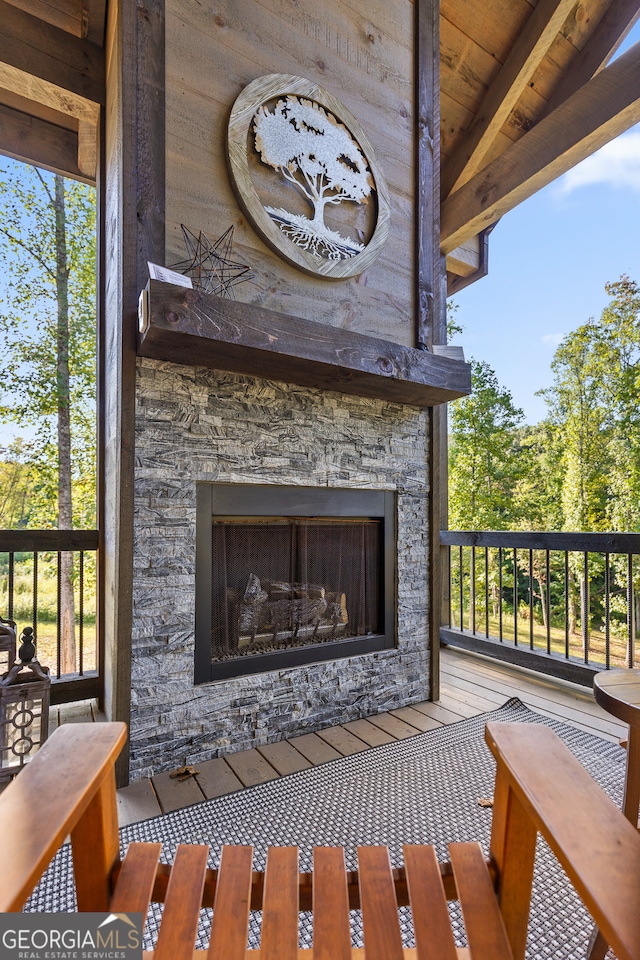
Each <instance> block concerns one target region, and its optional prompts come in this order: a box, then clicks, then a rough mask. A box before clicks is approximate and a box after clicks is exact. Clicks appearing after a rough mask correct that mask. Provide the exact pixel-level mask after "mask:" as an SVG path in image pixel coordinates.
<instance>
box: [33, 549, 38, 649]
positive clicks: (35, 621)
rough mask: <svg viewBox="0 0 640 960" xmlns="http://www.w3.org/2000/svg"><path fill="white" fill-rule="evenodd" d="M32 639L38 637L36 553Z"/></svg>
mask: <svg viewBox="0 0 640 960" xmlns="http://www.w3.org/2000/svg"><path fill="white" fill-rule="evenodd" d="M32 596H33V639H34V642H35V641H37V639H38V554H37V552H34V554H33V589H32Z"/></svg>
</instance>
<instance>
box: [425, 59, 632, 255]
mask: <svg viewBox="0 0 640 960" xmlns="http://www.w3.org/2000/svg"><path fill="white" fill-rule="evenodd" d="M639 120H640V43H636V44H635V45H634V46H633V47H632V48H631V49H630V50H628V51H627V52H626V53H625V54H623V55H622V56H621V57H619V58H618V59H617V60H615V61H614V62H613V63H612V64H611V65H610V66H608V67H607V68H606V69H605V70H602V71H601V72H600V73H598V74H596V76H595V77H593V79H592V80H590V81H589V82H588V83H586V84H585V85H584V86H583V87H581V89H580V90H578V91H577V92H576V93H574V94H573V96H572V97H570V98H569V99H568V100H566V101H565V102H564V103H562V104H561V105H560V106H559V107H558V108H557V109H556V110H555V111H554V112H553V113H552V114H550V115H549V116H548V117H545V118H544V119H543V120H541V121H540V122H539V123H537V124H536V125H535V127H532V129H531V130H530V131H529V132H528V133H526V134H525V135H524V136H523V137H522V138H521V139H520V140H518V141H517V142H516V143H514V144H513V146H511V147H508V149H507V150H505V152H504V153H503V154H501V155H500V156H499V157H497V158H496V159H495V160H494V161H493V162H492V163H491V164H489V165H488V166H487V167H485V168H484V169H483V170H481V171H480V173H477V174H476V175H475V176H474V177H473V178H472V179H471V180H469V181H468V183H465V184H464V186H462V187H460V189H459V190H456V192H455V193H453V194H451V196H450V197H448V198H447V199H446V200H445V201H444V203H443V204H442V210H441V249H442V251H443V253H450V252H451V251H452V250H454V249H455V248H456V247H458V246H460V244H461V243H464V242H465V240H467V239H469V237H473V236H475V234H477V233H479V232H480V231H481V230H483V229H484V228H485V227H488V226H489V225H490V224H492V223H495V221H496V220H498V219H499V218H500V217H501V216H503V214H505V213H507V212H508V211H509V210H512V209H513V208H514V207H515V206H517V205H518V204H519V203H522V201H523V200H526V199H527V197H530V196H532V194H534V193H536V192H537V191H538V190H540V189H541V188H542V187H545V186H546V185H547V184H548V183H551V182H552V181H553V180H555V179H556V178H557V177H559V176H561V175H562V174H563V173H566V171H567V170H570V169H571V167H574V166H575V165H576V164H577V163H579V162H580V161H581V160H584V159H585V157H588V156H589V155H590V154H592V153H594V152H595V151H596V150H598V149H599V148H600V147H602V146H604V144H605V143H608V142H609V141H610V140H613V139H614V138H615V137H617V136H618V135H619V134H621V133H624V131H625V130H628V129H629V127H631V126H633V125H634V124H635V123H637V122H638V121H639Z"/></svg>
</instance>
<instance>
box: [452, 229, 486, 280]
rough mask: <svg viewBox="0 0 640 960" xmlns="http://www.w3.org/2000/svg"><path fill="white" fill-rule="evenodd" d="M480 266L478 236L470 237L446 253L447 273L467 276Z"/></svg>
mask: <svg viewBox="0 0 640 960" xmlns="http://www.w3.org/2000/svg"><path fill="white" fill-rule="evenodd" d="M479 267H480V237H479V236H475V237H470V238H469V239H468V240H465V242H464V243H461V244H460V246H459V247H456V248H455V250H452V251H451V253H448V254H447V273H453V274H455V275H456V276H457V277H469V276H471V274H473V273H476V271H477V270H478V269H479Z"/></svg>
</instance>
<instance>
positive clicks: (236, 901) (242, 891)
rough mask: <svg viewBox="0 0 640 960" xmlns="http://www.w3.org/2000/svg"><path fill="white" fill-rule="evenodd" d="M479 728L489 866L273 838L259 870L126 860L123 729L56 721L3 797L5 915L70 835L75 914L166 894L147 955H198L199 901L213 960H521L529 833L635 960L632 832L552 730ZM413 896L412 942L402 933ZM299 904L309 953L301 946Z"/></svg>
mask: <svg viewBox="0 0 640 960" xmlns="http://www.w3.org/2000/svg"><path fill="white" fill-rule="evenodd" d="M486 737H487V742H488V744H489V747H490V749H491V750H492V752H493V754H494V756H495V758H496V761H497V773H496V784H495V796H494V809H493V826H492V836H491V855H490V858H489V860H488V861H485V858H484V856H483V854H482V852H481V849H480V846H479V845H478V844H475V843H454V844H451V845H450V847H449V851H450V857H451V860H450V863H448V864H438V863H437V862H436V857H435V854H434V851H433V848H432V847H429V846H407V847H405V848H404V866H403V867H401V868H396V869H392V868H391V866H390V863H389V855H388V852H387V850H386V848H385V847H376V846H372V847H362V848H360V850H359V869H358V872H357V873H355V872H353V873H347V872H346V871H345V865H344V854H343V851H342V849H341V848H335V847H334V848H332V847H320V848H317V849H316V850H315V856H314V869H313V873H310V874H305V873H302V874H299V873H298V860H297V850H296V848H290V847H280V848H278V847H275V848H271V849H270V850H269V851H268V857H267V867H266V871H265V873H258V872H255V871H253V870H252V849H251V848H250V847H233V846H227V847H224V848H223V851H222V859H221V865H220V869H219V870H211V869H208V868H207V857H208V853H209V851H208V848H207V847H206V846H195V845H194V846H189V845H183V846H180V847H179V848H178V850H177V854H176V858H175V862H174V864H173V866H172V867H171V868H170V867H168V866H165V865H161V864H160V865H159V864H158V857H159V853H160V844H156V843H132V844H131V845H130V846H129V849H128V852H127V854H126V856H125V858H124V860H123V862H120V859H119V852H118V831H117V817H116V794H115V780H114V773H113V764H114V761H115V759H116V756H117V754H118V752H119V750H120V748H121V747H122V744H123V743H124V740H125V728H124V726H123V725H122V724H117V723H104V724H102V723H100V724H68V725H65V726H63V727H61V728H60V729H58V730H56V732H55V733H54V734H53V736H52V737H51V738H50V740H49V741H48V742H47V744H46V745H45V746H44V747H43V748H42V749H41V750H40V752H39V753H38V755H37V756H36V757H35V758H34V759H33V760H32V761H31V762H30V763H29V765H28V766H27V767H26V768H25V769H24V770H23V771H22V772H21V773H20V775H19V776H18V777H17V778H16V780H14V781H13V782H12V783H11V784H10V786H9V787H8V788H7V789H6V790H5V792H4V793H3V794H2V795H1V796H0V837H2V843H1V844H0V858H1V876H2V884H1V885H0V911H3V912H4V911H17V910H20V909H21V908H22V906H23V904H24V903H25V901H26V899H27V897H28V896H29V894H30V893H31V891H32V889H33V887H34V885H35V884H36V883H37V881H38V879H39V878H40V876H41V875H42V873H43V871H44V870H45V868H46V866H47V864H48V863H49V861H50V859H51V858H52V856H53V855H54V853H55V852H56V850H57V849H58V847H59V846H60V845H61V844H62V843H63V841H64V839H65V837H66V836H67V834H69V833H70V835H71V844H72V852H73V861H74V870H75V879H76V887H77V899H78V908H79V910H81V911H98V912H101V911H111V912H113V913H127V912H141V913H142V914H143V915H144V914H146V912H147V909H148V906H149V902H150V901H151V900H152V899H153V900H158V901H163V902H164V904H165V906H164V911H163V920H162V924H161V927H160V932H159V935H158V940H157V945H156V949H155V957H156V960H165V958H166V960H183V958H184V960H192V958H193V957H194V941H195V936H196V929H197V924H198V915H199V910H200V907H201V906H202V905H204V906H213V908H214V909H213V921H212V925H211V941H210V946H209V949H208V958H207V960H249V958H255V960H258V958H260V960H276V958H277V960H303V958H307V957H308V958H310V960H311V958H313V960H356V958H358V960H436V958H437V960H460V958H462V957H464V958H467V960H509V958H515V960H522V958H523V957H524V950H525V941H526V935H527V924H528V914H529V903H530V895H531V883H532V873H533V861H534V849H535V841H536V835H537V833H538V831H539V832H540V833H542V835H543V836H544V837H545V838H546V840H547V841H548V843H549V845H550V846H551V848H552V850H553V851H554V853H555V854H556V856H557V857H558V859H559V860H560V862H561V863H562V865H563V866H564V868H565V870H566V872H567V874H568V876H569V878H570V880H571V882H572V883H573V884H574V886H575V888H576V890H577V891H578V893H579V895H580V897H581V898H582V900H583V901H584V903H585V904H586V906H587V908H588V909H589V911H590V912H591V914H592V916H593V918H594V919H595V920H596V922H597V924H598V926H599V927H600V929H601V930H602V931H603V934H604V935H605V937H606V938H607V941H608V942H609V943H610V944H611V945H612V946H613V948H614V950H615V952H616V954H617V956H618V958H619V960H640V836H639V835H638V834H637V832H636V831H635V830H634V828H633V827H632V826H631V824H630V823H629V822H628V821H627V820H626V819H625V818H624V817H623V816H622V814H621V813H620V811H619V810H618V809H617V808H616V807H615V806H614V804H613V803H612V802H611V801H610V800H609V799H608V798H607V797H606V796H605V794H604V793H603V792H602V791H601V790H600V789H599V787H598V786H597V785H596V784H595V783H594V782H593V781H592V780H591V778H590V777H589V776H588V774H587V773H586V772H585V770H584V769H583V768H582V766H581V765H580V764H579V763H578V761H577V760H576V759H575V758H574V757H573V756H572V755H571V754H570V753H569V751H568V750H567V749H566V747H565V746H564V745H563V744H562V743H561V741H560V740H559V739H558V738H557V737H556V735H555V734H554V733H553V732H552V731H551V730H550V729H549V728H548V727H545V726H544V725H539V724H531V725H526V724H506V723H504V724H502V723H492V724H489V725H488V726H487V733H486ZM38 798H46V803H41V804H38V805H37V806H38V812H37V813H36V814H31V813H30V814H28V815H27V814H26V813H25V811H33V810H34V808H35V806H36V804H35V801H36V800H37V799H38ZM447 898H458V899H459V900H460V903H461V908H462V914H463V918H464V922H465V926H466V930H467V936H468V941H469V944H470V947H469V949H466V948H465V949H456V947H455V946H454V941H453V936H452V933H451V928H450V925H449V918H448V912H447V906H446V899H447ZM407 904H409V905H410V906H411V909H412V914H413V918H414V926H415V936H416V947H415V948H403V946H402V942H401V937H400V928H399V923H398V913H397V909H398V906H399V905H407ZM349 908H359V909H361V910H362V918H363V930H364V948H363V949H358V948H352V947H351V943H350V935H349V914H348V911H349ZM251 909H262V910H263V921H262V939H261V946H260V949H259V950H248V951H247V950H246V943H247V923H248V918H249V911H250V910H251ZM308 909H311V910H312V911H313V922H314V947H313V950H299V949H298V911H299V910H308ZM585 940H586V931H585ZM199 952H201V953H202V954H204V953H205V952H207V951H199Z"/></svg>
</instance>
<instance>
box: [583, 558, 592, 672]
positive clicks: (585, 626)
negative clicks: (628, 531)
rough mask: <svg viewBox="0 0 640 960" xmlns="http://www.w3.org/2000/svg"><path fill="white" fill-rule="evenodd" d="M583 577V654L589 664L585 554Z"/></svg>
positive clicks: (586, 566) (588, 605)
mask: <svg viewBox="0 0 640 960" xmlns="http://www.w3.org/2000/svg"><path fill="white" fill-rule="evenodd" d="M582 576H583V579H584V589H583V591H582V598H581V600H582V603H581V607H582V652H583V658H584V662H585V663H589V614H590V612H591V611H590V609H589V608H590V603H589V554H588V553H587V552H586V550H585V553H584V560H583V567H582Z"/></svg>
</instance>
